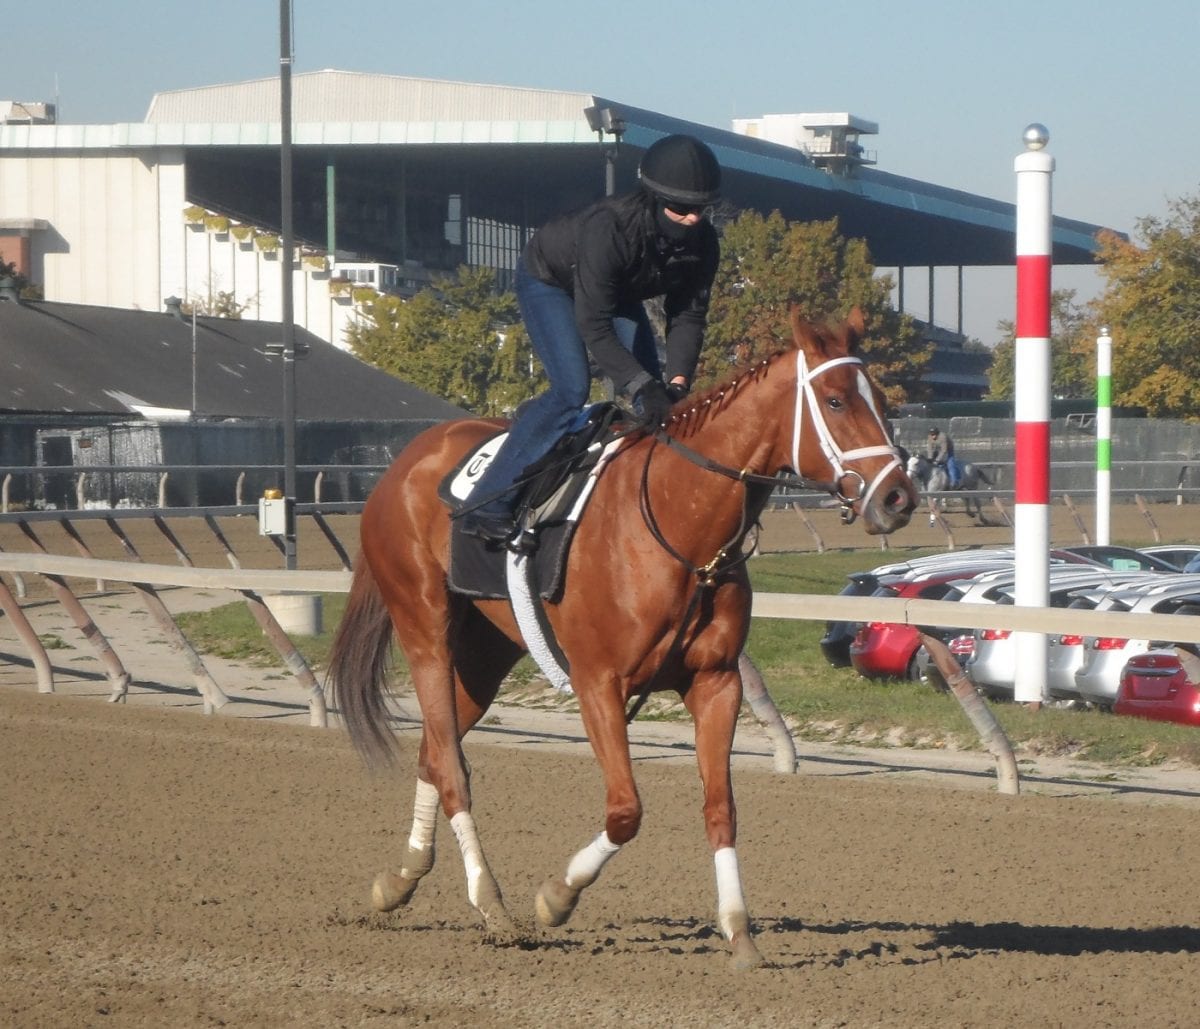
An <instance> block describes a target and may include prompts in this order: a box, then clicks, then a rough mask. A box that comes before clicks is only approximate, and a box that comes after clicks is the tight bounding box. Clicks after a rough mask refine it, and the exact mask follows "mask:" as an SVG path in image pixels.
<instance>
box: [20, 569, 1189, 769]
mask: <svg viewBox="0 0 1200 1029" xmlns="http://www.w3.org/2000/svg"><path fill="white" fill-rule="evenodd" d="M0 572H7V573H10V574H11V575H13V576H14V577H17V578H18V579H19V577H20V576H22V575H27V574H36V575H41V576H43V577H44V578H45V579H46V581H47V582H48V584H49V585H50V587H51V592H52V593H53V595H54V596H55V598H56V599H57V600H58V601H59V602H60V603H61V604H62V605H63V607H64V608H65V609H66V610H67V612H68V613H69V614H70V615H71V617H72V619H73V620H74V622H75V624H76V627H77V628H78V629H79V630H80V632H81V633H82V634H83V636H84V637H85V639H86V640H87V641H88V643H89V644H90V645H91V646H92V647H93V649H94V650H95V652H96V655H97V657H98V658H99V660H100V661H101V664H102V665H103V666H104V668H105V672H106V674H107V676H108V679H109V681H110V684H111V689H112V693H111V696H110V700H112V701H120V700H122V699H124V697H125V695H126V693H127V692H128V686H129V682H130V674H129V672H128V671H127V670H126V668H125V666H124V664H123V662H122V661H121V658H120V656H119V655H118V654H117V653H116V651H115V650H114V649H113V647H112V645H111V644H110V642H109V641H108V639H107V638H106V637H105V636H104V634H103V633H102V632H101V631H100V629H99V628H98V627H97V626H96V624H95V622H94V621H93V620H92V619H91V616H90V615H89V614H88V613H87V611H86V609H85V608H84V606H83V604H82V603H81V602H80V601H79V599H78V598H77V597H76V596H75V595H74V594H73V593H72V592H71V590H70V588H69V587H68V586H67V583H66V580H67V579H68V578H74V579H94V580H96V582H97V583H98V584H101V585H102V584H103V583H104V582H106V581H112V582H125V583H128V584H130V585H131V586H132V587H133V589H134V590H135V591H136V592H137V593H138V594H139V596H140V597H141V599H142V601H143V603H144V605H145V607H146V608H147V610H148V611H149V612H150V613H151V614H152V615H153V616H154V618H155V621H156V622H157V623H158V626H159V628H160V630H161V631H162V632H163V635H164V637H165V638H166V641H167V643H168V644H169V645H170V646H171V647H172V648H173V649H175V650H176V651H178V652H180V653H181V654H182V655H183V656H184V658H185V659H186V661H187V663H188V665H189V667H190V669H191V672H192V675H193V679H194V682H195V688H196V691H197V693H198V694H199V695H200V696H201V697H202V698H203V700H204V710H205V713H206V714H211V713H213V712H214V711H216V710H217V709H218V708H220V707H221V706H223V705H224V704H225V703H226V702H227V701H228V700H229V699H230V698H229V697H228V696H227V695H226V694H225V693H224V691H223V690H222V689H221V687H220V686H219V685H218V684H217V683H216V681H215V680H214V679H213V678H212V676H211V675H210V674H209V673H208V670H207V669H206V668H205V666H204V662H203V659H202V658H201V657H200V655H199V654H198V653H197V652H196V650H195V649H194V648H193V647H192V645H191V643H190V642H189V641H188V640H187V639H186V637H185V636H184V634H183V633H182V631H181V630H180V629H179V626H178V625H177V624H176V622H175V620H174V618H173V617H172V615H171V614H170V612H168V611H167V609H166V607H165V605H164V604H163V603H162V601H161V599H160V598H159V596H158V592H157V591H158V589H159V588H161V587H189V588H193V589H197V588H198V589H206V590H229V591H230V592H232V593H235V594H237V595H240V596H241V597H242V598H243V599H244V600H245V601H246V603H247V604H248V606H249V607H250V610H251V612H252V614H253V616H254V618H255V620H256V621H257V622H258V624H259V625H260V627H261V628H262V630H263V632H264V634H265V635H266V636H267V638H268V639H269V640H270V641H271V643H272V644H273V645H274V646H275V648H276V650H277V651H278V653H279V655H280V657H281V659H282V660H283V662H284V664H285V666H286V667H287V669H288V670H289V672H291V674H292V675H293V676H295V678H296V679H297V681H298V682H299V683H300V684H301V686H302V687H303V688H304V689H305V691H306V693H307V695H308V698H309V724H310V725H313V726H317V727H324V726H325V725H327V710H326V704H325V695H324V690H323V688H322V686H321V684H320V683H319V682H318V681H317V679H316V677H315V676H314V675H313V673H312V671H311V670H310V669H309V667H308V665H307V663H306V662H305V660H304V658H303V657H302V656H301V654H300V652H299V651H298V650H297V649H296V647H295V645H294V644H293V643H292V641H291V640H290V639H289V638H288V636H287V634H286V632H285V631H284V630H283V628H282V627H281V626H280V624H279V622H278V621H276V619H275V617H274V615H273V614H272V612H271V610H270V608H269V606H268V605H267V603H265V602H264V600H263V597H264V596H269V595H271V594H277V595H278V594H292V595H295V594H321V593H345V592H348V591H349V589H350V580H351V576H350V572H349V571H348V570H345V569H343V570H340V571H285V570H270V569H240V568H196V567H187V566H184V567H181V566H176V565H159V564H145V563H141V562H139V561H138V560H136V559H135V560H130V561H107V560H97V559H95V558H90V557H70V556H65V555H58V554H48V553H36V554H31V553H3V552H0ZM0 611H3V613H4V614H5V615H7V616H8V618H9V620H10V623H11V624H12V625H13V627H14V630H15V633H16V635H17V637H18V639H19V640H20V642H21V643H22V644H23V645H24V647H25V649H26V650H27V652H28V654H29V657H30V660H31V663H32V664H33V667H34V669H35V671H36V674H37V685H38V691H39V692H42V693H52V692H54V670H53V666H52V665H51V663H50V660H49V658H48V657H47V654H46V650H45V647H44V646H43V644H42V642H41V640H40V639H39V637H38V635H37V633H36V632H35V631H34V630H33V627H32V626H31V625H30V623H29V621H28V619H27V618H26V616H25V614H24V611H23V610H22V608H21V605H20V603H19V602H18V600H17V598H16V597H15V596H14V594H13V593H12V591H10V590H9V588H8V586H7V585H6V584H5V583H4V581H3V580H2V579H0ZM753 611H754V616H755V617H759V618H787V619H807V620H815V621H826V620H829V619H835V620H844V621H868V620H870V621H885V622H899V623H904V624H910V625H916V626H931V625H942V624H953V625H957V626H962V627H964V628H997V629H1010V630H1017V631H1027V632H1047V631H1055V632H1075V633H1080V634H1083V635H1111V636H1134V637H1137V638H1147V639H1171V640H1176V641H1179V642H1200V619H1197V618H1195V617H1192V616H1187V615H1159V614H1142V613H1138V614H1133V613H1129V612H1113V611H1094V610H1083V609H1080V610H1076V609H1061V608H1054V609H1044V608H1026V607H1012V606H1004V605H991V604H965V603H963V604H957V603H951V602H947V601H933V600H916V599H900V598H886V597H849V596H827V595H801V594H790V593H756V594H755V595H754V608H753ZM935 656H936V655H935ZM743 677H744V678H745V679H747V680H748V681H747V693H748V700H749V701H750V703H751V705H752V707H753V708H754V711H755V714H756V715H758V717H759V719H760V721H762V722H763V724H764V726H766V727H767V729H768V733H769V734H770V735H772V738H773V743H774V745H775V747H776V751H777V762H776V768H777V769H779V770H786V769H784V768H782V766H781V761H780V760H779V758H780V755H784V756H783V760H782V764H783V765H787V764H789V761H788V759H787V758H786V749H787V748H782V749H781V748H780V744H779V741H778V740H776V739H775V738H774V737H775V735H776V734H775V733H772V732H771V721H772V720H771V718H770V717H769V716H770V714H771V712H774V718H775V719H776V720H777V719H778V713H777V712H776V711H774V705H773V703H772V702H771V701H770V698H769V696H768V695H767V694H766V691H765V689H764V688H763V686H762V683H761V680H760V679H758V676H757V672H756V671H755V670H754V669H753V665H752V664H750V665H749V666H748V668H746V667H744V671H743ZM968 685H969V684H968ZM955 695H956V697H957V699H958V700H959V702H960V704H962V705H963V707H964V711H965V712H966V713H967V715H968V717H969V718H970V719H971V721H972V722H973V723H974V724H975V727H976V728H977V729H978V730H979V732H980V736H981V737H982V738H984V739H985V742H988V737H989V734H991V735H993V736H994V735H995V734H996V733H999V735H1000V736H1001V737H1002V736H1003V733H1002V731H999V729H998V726H997V725H996V723H995V721H994V719H993V718H992V717H991V716H990V714H986V713H985V709H984V708H983V706H982V705H981V704H979V703H977V702H975V699H974V697H973V696H971V697H970V702H969V701H968V696H967V692H966V691H964V690H959V689H957V688H956V689H955ZM789 742H790V739H789ZM988 747H989V749H991V750H992V751H993V753H994V754H996V756H997V761H998V763H999V764H1000V766H1001V783H1002V790H1003V791H1004V792H1016V783H1015V771H1012V770H1013V769H1015V765H1014V764H1013V763H1012V757H1011V746H1009V745H1008V742H1007V739H1003V740H1002V747H999V748H995V747H993V745H992V743H991V742H988ZM792 754H793V758H792V761H791V763H794V751H792ZM1006 768H1007V769H1008V770H1009V772H1008V773H1007V774H1009V775H1011V776H1012V779H1011V782H1010V784H1009V785H1010V788H1008V789H1005V788H1004V783H1005V776H1006V772H1005V769H1006Z"/></svg>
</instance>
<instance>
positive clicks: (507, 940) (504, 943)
mask: <svg viewBox="0 0 1200 1029" xmlns="http://www.w3.org/2000/svg"><path fill="white" fill-rule="evenodd" d="M478 910H479V913H480V914H481V915H482V916H483V939H484V942H485V943H490V944H492V945H493V946H497V947H510V946H513V945H514V944H517V943H520V942H521V941H522V940H523V939H524V938H525V934H524V933H523V932H522V931H521V929H520V927H519V926H518V925H517V923H516V922H514V921H513V920H512V916H511V915H510V914H509V913H508V908H506V907H505V906H504V904H503V902H497V903H494V904H489V905H488V906H487V908H486V909H484V908H479V909H478Z"/></svg>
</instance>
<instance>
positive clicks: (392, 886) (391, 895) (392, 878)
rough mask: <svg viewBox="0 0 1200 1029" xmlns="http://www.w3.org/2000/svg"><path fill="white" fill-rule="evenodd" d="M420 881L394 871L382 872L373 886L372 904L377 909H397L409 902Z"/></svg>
mask: <svg viewBox="0 0 1200 1029" xmlns="http://www.w3.org/2000/svg"><path fill="white" fill-rule="evenodd" d="M419 881H420V880H419V879H406V878H405V877H404V876H402V875H396V874H395V873H394V872H380V873H379V875H377V876H376V877H375V882H374V883H373V884H372V886H371V906H372V907H373V908H374V909H375V910H376V911H395V910H396V908H398V907H400V906H401V905H402V904H407V903H408V900H409V898H410V897H411V896H412V895H413V891H414V890H416V888H417V883H418V882H419Z"/></svg>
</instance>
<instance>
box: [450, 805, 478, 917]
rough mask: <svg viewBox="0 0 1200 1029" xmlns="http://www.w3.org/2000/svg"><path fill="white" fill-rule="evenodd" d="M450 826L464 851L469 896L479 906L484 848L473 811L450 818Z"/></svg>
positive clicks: (463, 812)
mask: <svg viewBox="0 0 1200 1029" xmlns="http://www.w3.org/2000/svg"><path fill="white" fill-rule="evenodd" d="M450 828H451V829H453V830H454V835H455V836H457V837H458V849H459V850H461V851H462V858H463V867H464V868H465V869H466V870H467V897H468V898H469V899H470V901H471V903H472V904H474V905H475V907H477V908H478V907H479V880H480V878H482V876H483V848H482V847H481V846H480V845H479V834H478V833H477V832H476V831H475V819H474V818H472V817H471V812H469V811H460V812H459V813H458V814H457V815H455V816H454V817H453V818H451V819H450Z"/></svg>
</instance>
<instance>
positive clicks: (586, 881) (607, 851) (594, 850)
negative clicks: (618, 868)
mask: <svg viewBox="0 0 1200 1029" xmlns="http://www.w3.org/2000/svg"><path fill="white" fill-rule="evenodd" d="M620 849H621V845H620V844H619V843H611V842H609V839H608V833H606V832H602V833H601V834H600V835H599V836H597V837H596V838H595V839H594V840H592V842H591V843H589V844H588V845H587V846H586V847H584V848H583V850H581V851H580V852H579V853H578V854H576V855H575V856H574V857H573V858H571V863H570V864H569V865H568V866H567V877H566V883H567V885H568V886H570V887H571V889H573V890H582V889H583V888H584V887H585V886H591V885H592V883H594V882H595V881H596V876H598V875H599V874H600V870H601V869H602V868H603V867H604V866H605V865H606V864H607V863H608V859H609V858H611V857H612V856H613V855H614V854H615V853H616V852H617V851H619V850H620Z"/></svg>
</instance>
